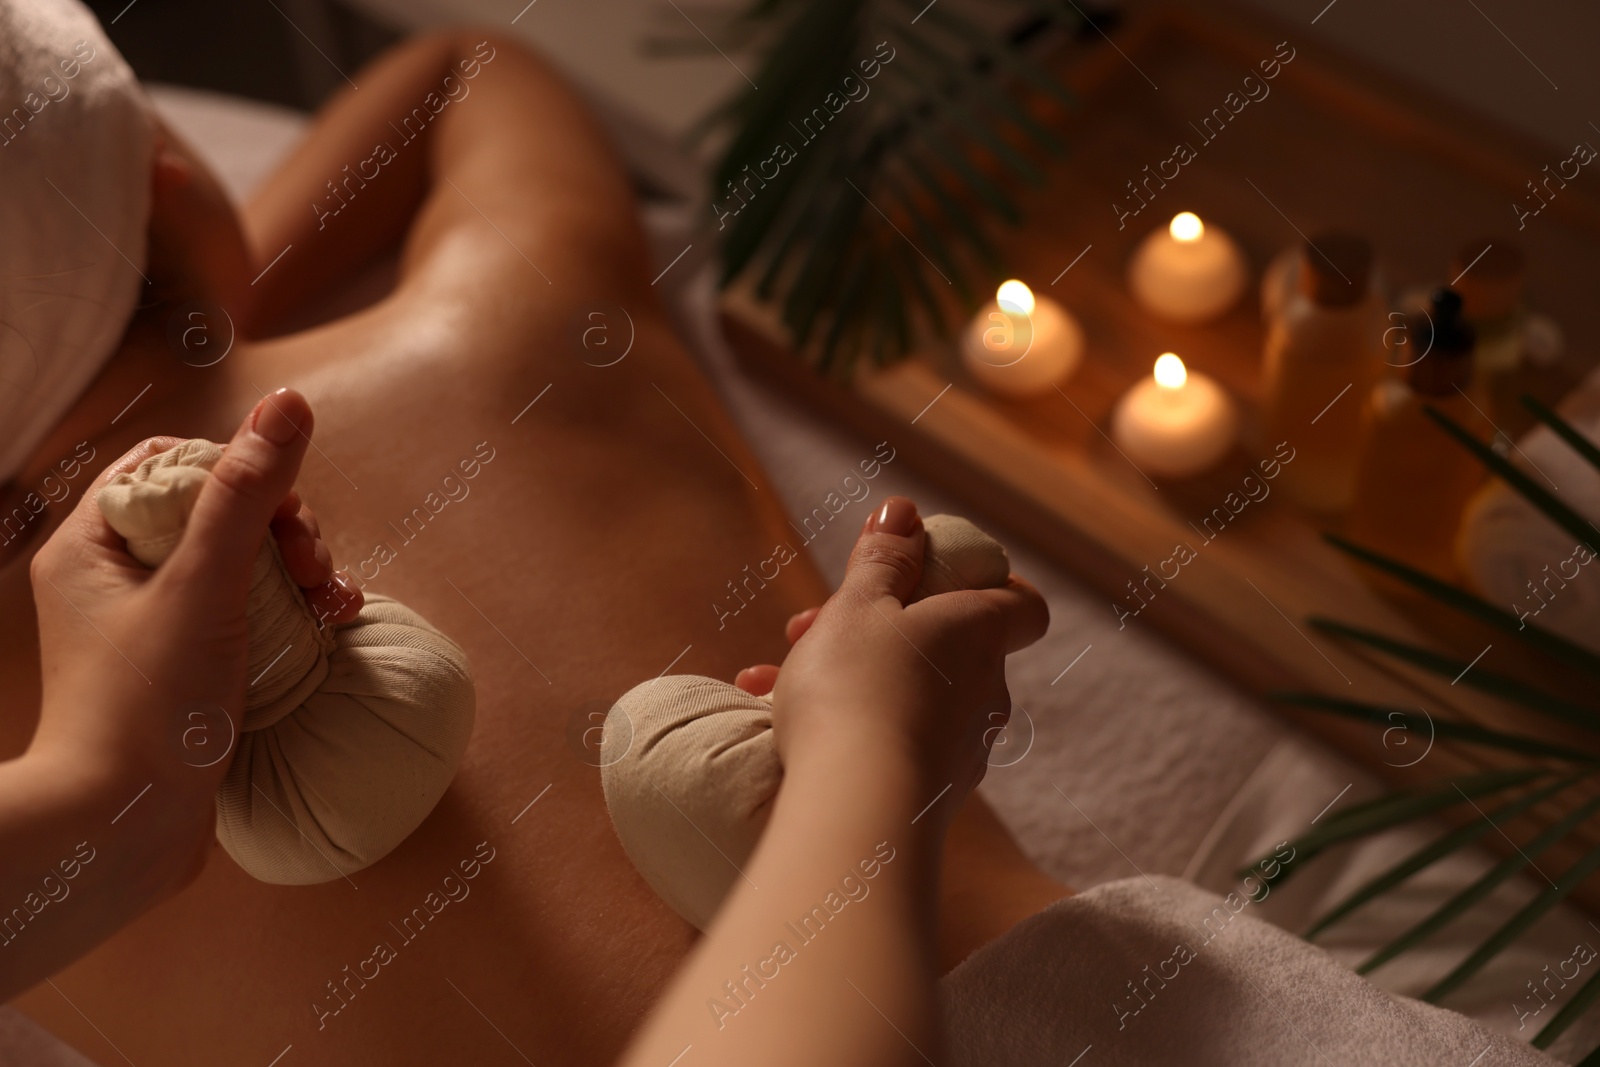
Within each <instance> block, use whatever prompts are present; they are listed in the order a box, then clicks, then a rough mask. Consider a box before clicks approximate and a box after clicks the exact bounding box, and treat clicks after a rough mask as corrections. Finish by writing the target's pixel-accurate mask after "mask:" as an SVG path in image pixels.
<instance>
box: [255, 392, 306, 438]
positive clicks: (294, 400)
mask: <svg viewBox="0 0 1600 1067" xmlns="http://www.w3.org/2000/svg"><path fill="white" fill-rule="evenodd" d="M310 417H311V410H310V408H308V407H307V406H306V402H305V398H304V397H302V396H301V395H300V394H299V393H296V392H292V391H291V390H288V389H279V390H278V391H277V392H276V393H272V394H270V395H268V396H264V397H262V398H261V403H259V404H257V405H256V413H255V421H254V422H253V423H252V424H251V425H252V427H253V428H254V429H255V431H256V433H258V434H260V435H261V436H262V437H265V438H266V439H267V440H268V441H271V442H272V443H273V444H275V445H286V444H288V443H289V442H290V441H293V440H294V439H295V437H296V436H297V435H298V434H300V433H301V432H302V430H303V428H304V426H305V424H306V423H307V422H309V421H310Z"/></svg>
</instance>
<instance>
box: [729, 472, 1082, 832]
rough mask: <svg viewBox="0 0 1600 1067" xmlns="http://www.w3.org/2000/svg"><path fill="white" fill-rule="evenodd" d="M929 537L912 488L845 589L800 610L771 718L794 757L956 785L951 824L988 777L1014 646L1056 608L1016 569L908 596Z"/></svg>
mask: <svg viewBox="0 0 1600 1067" xmlns="http://www.w3.org/2000/svg"><path fill="white" fill-rule="evenodd" d="M924 542H925V534H924V532H923V528H922V520H921V518H920V517H919V516H918V515H917V511H916V507H915V505H913V504H912V502H911V501H909V500H907V499H905V498H904V497H890V498H889V499H888V500H886V501H885V502H884V504H883V506H882V507H881V508H880V509H879V510H878V511H877V512H875V513H874V515H873V516H872V518H871V519H869V520H868V522H867V525H866V528H865V529H863V531H862V533H861V536H860V539H859V540H858V541H857V542H856V547H855V551H854V552H853V553H852V554H851V556H850V563H849V566H848V569H847V570H846V572H845V578H844V582H843V583H842V584H841V585H840V587H839V590H838V592H836V593H834V595H833V596H832V597H830V598H829V599H828V602H827V603H826V604H824V605H823V606H822V608H821V610H820V611H818V612H816V613H814V614H813V613H809V612H807V613H802V614H801V615H799V616H796V617H795V619H793V620H791V621H790V626H789V636H790V638H791V639H793V640H795V641H796V643H795V646H794V649H793V651H791V652H790V653H789V656H788V658H787V659H785V660H784V663H783V667H782V669H781V670H779V671H777V672H776V686H775V688H774V689H773V698H774V705H773V725H774V729H775V730H776V732H777V741H778V746H779V750H780V752H781V753H782V755H783V761H784V766H785V767H789V766H791V764H792V762H793V761H794V760H797V759H808V758H811V757H812V756H813V755H814V754H823V755H824V756H826V755H827V754H829V753H835V754H836V753H838V752H839V751H840V749H841V748H844V749H850V750H854V751H855V752H858V753H860V752H865V753H869V754H871V755H872V756H873V757H874V758H877V759H882V760H885V761H895V762H898V763H902V764H905V765H908V766H909V767H910V768H912V771H913V774H914V776H915V778H916V779H917V780H918V783H919V787H920V788H922V789H924V790H925V791H926V793H927V795H928V796H929V797H932V796H934V795H935V794H936V793H941V791H942V790H944V789H945V788H946V787H947V786H948V787H950V794H951V795H950V796H948V797H944V799H945V800H951V799H953V800H954V801H955V802H956V803H944V804H941V805H940V806H939V809H938V816H939V821H940V822H942V821H943V820H944V819H945V818H948V817H949V815H950V814H953V812H954V811H955V809H956V808H957V807H958V806H959V801H960V800H961V799H963V798H964V797H965V796H966V794H967V793H968V792H969V791H970V790H971V789H972V787H973V786H975V785H977V783H978V782H979V780H981V779H982V777H983V772H984V770H985V767H986V763H985V756H986V754H987V751H988V745H989V744H990V743H991V742H992V741H993V738H994V736H995V733H996V730H995V725H996V723H1004V721H1005V719H1006V718H1007V717H1008V716H1009V713H1010V710H1011V699H1010V694H1009V692H1008V691H1007V689H1006V680H1005V658H1006V655H1007V654H1008V653H1011V652H1015V651H1017V650H1018V649H1021V648H1024V647H1026V646H1027V645H1030V644H1032V643H1033V642H1034V641H1037V640H1038V639H1039V638H1040V637H1041V636H1043V635H1044V632H1045V629H1046V627H1047V626H1048V625H1049V621H1050V615H1049V609H1048V608H1047V607H1046V606H1045V603H1044V599H1043V598H1042V597H1041V596H1040V595H1039V593H1038V592H1037V591H1036V590H1035V589H1034V588H1033V587H1032V586H1030V585H1028V584H1027V583H1026V582H1024V581H1022V580H1021V579H1020V578H1017V577H1016V576H1015V575H1013V576H1011V578H1010V580H1009V582H1008V583H1007V584H1006V585H1005V586H1004V587H1002V588H999V589H964V590H957V591H955V592H950V593H941V594H939V595H937V596H932V597H928V598H927V599H925V600H922V601H919V602H918V603H915V604H911V605H909V606H908V605H907V604H906V600H907V598H908V597H910V595H911V593H912V591H913V590H915V589H916V586H917V583H918V581H919V580H920V578H921V576H922V555H923V547H924ZM769 670H770V668H752V669H751V670H749V671H746V672H744V673H743V674H742V675H741V678H740V681H741V682H742V683H744V684H745V685H746V686H747V687H748V688H759V687H760V685H759V683H762V682H765V681H766V680H767V679H766V678H765V677H762V678H759V679H757V678H755V677H754V675H755V674H758V673H759V674H766V672H767V671H769ZM941 795H942V794H941ZM930 821H931V820H930Z"/></svg>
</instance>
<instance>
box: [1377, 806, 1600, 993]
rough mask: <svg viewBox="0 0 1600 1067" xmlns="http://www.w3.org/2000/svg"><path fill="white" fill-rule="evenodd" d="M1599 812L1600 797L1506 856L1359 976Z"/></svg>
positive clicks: (1485, 893)
mask: <svg viewBox="0 0 1600 1067" xmlns="http://www.w3.org/2000/svg"><path fill="white" fill-rule="evenodd" d="M1597 811H1600V797H1595V798H1594V799H1593V800H1591V801H1589V802H1588V803H1587V804H1584V805H1583V806H1581V807H1579V808H1578V809H1577V810H1576V811H1574V812H1572V813H1571V814H1570V815H1568V816H1567V817H1566V818H1564V819H1562V820H1561V821H1560V822H1558V823H1556V824H1555V825H1553V826H1551V827H1550V828H1549V829H1548V830H1546V831H1544V833H1542V834H1540V835H1539V836H1538V837H1536V838H1534V839H1533V840H1532V841H1530V842H1528V843H1527V844H1526V845H1522V846H1520V847H1519V848H1518V849H1517V850H1516V853H1515V854H1514V855H1511V856H1507V857H1506V858H1505V859H1503V860H1501V861H1500V862H1499V863H1497V864H1495V865H1494V866H1493V867H1491V868H1490V869H1489V870H1488V872H1487V873H1485V874H1484V875H1483V876H1482V877H1480V878H1479V879H1478V880H1477V881H1475V882H1473V883H1472V884H1471V885H1469V886H1467V887H1466V888H1465V889H1463V890H1461V892H1459V893H1457V894H1456V895H1455V896H1453V897H1451V898H1450V899H1449V900H1447V901H1445V902H1444V904H1442V905H1441V906H1440V907H1439V908H1437V909H1436V910H1435V911H1434V912H1433V913H1432V914H1431V915H1429V916H1428V917H1427V918H1425V919H1423V920H1422V921H1421V922H1419V923H1417V924H1416V925H1415V926H1413V927H1411V929H1409V930H1407V931H1406V932H1405V933H1403V934H1401V935H1400V936H1399V937H1397V938H1395V939H1394V940H1393V941H1390V942H1389V943H1388V944H1387V945H1385V946H1383V947H1382V948H1380V949H1379V950H1378V951H1377V952H1374V953H1373V954H1372V955H1371V956H1370V957H1368V958H1367V960H1366V961H1365V962H1363V963H1362V964H1361V966H1359V967H1357V968H1356V973H1357V974H1371V973H1372V972H1373V971H1375V970H1377V969H1378V968H1379V967H1382V966H1383V965H1384V964H1385V963H1388V962H1389V961H1390V960H1392V959H1394V958H1395V957H1396V956H1398V955H1400V954H1401V953H1403V952H1406V951H1408V950H1409V949H1411V948H1414V947H1415V946H1417V945H1419V944H1421V943H1422V942H1423V941H1425V940H1427V938H1429V937H1431V936H1432V935H1433V934H1434V933H1436V932H1438V931H1439V930H1442V929H1443V928H1444V927H1446V926H1448V925H1449V924H1450V923H1451V922H1452V921H1454V920H1455V919H1456V918H1457V917H1459V916H1460V915H1461V914H1462V913H1464V912H1465V911H1467V909H1469V908H1471V907H1472V906H1473V905H1474V904H1477V903H1478V902H1479V901H1481V900H1483V899H1484V898H1485V897H1487V896H1488V895H1489V894H1490V893H1492V892H1494V891H1495V890H1496V889H1497V888H1499V887H1500V885H1501V884H1502V883H1503V882H1505V881H1506V879H1508V878H1510V877H1511V876H1513V875H1515V874H1520V873H1521V872H1522V871H1524V870H1526V869H1527V868H1528V867H1530V866H1532V864H1533V861H1534V860H1535V859H1537V858H1538V857H1539V856H1540V855H1541V854H1542V853H1543V852H1544V851H1545V850H1546V849H1548V848H1550V847H1551V846H1552V845H1554V844H1555V843H1556V842H1558V841H1560V840H1561V839H1562V838H1564V837H1566V836H1567V835H1568V834H1570V833H1571V832H1572V831H1573V830H1575V829H1577V827H1578V826H1579V825H1581V824H1582V823H1583V822H1584V821H1585V820H1587V819H1588V818H1589V817H1590V816H1592V815H1593V814H1594V813H1595V812H1597Z"/></svg>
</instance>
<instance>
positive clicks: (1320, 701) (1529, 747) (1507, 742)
mask: <svg viewBox="0 0 1600 1067" xmlns="http://www.w3.org/2000/svg"><path fill="white" fill-rule="evenodd" d="M1273 699H1275V700H1279V701H1281V702H1283V703H1285V704H1294V705H1295V706H1297V707H1302V708H1310V709H1311V710H1313V711H1322V712H1326V713H1328V714H1330V715H1341V716H1344V717H1345V718H1348V719H1358V720H1361V721H1364V722H1370V723H1372V724H1373V725H1375V726H1382V727H1384V728H1385V729H1405V730H1407V731H1411V730H1416V731H1418V736H1420V735H1421V731H1422V730H1423V729H1424V728H1426V729H1427V730H1428V731H1429V732H1430V733H1431V735H1435V736H1438V737H1448V738H1450V739H1451V740H1453V741H1460V742H1461V743H1463V744H1467V745H1482V746H1485V747H1488V748H1498V749H1500V750H1502V751H1505V752H1520V753H1522V754H1523V755H1526V756H1548V757H1550V758H1552V759H1560V760H1571V761H1574V762H1578V763H1594V764H1600V752H1589V751H1587V750H1584V749H1578V748H1573V747H1571V746H1570V745H1562V744H1557V743H1556V742H1554V741H1544V740H1541V739H1540V738H1537V737H1527V736H1525V735H1523V734H1508V733H1505V732H1504V731H1501V730H1491V729H1489V728H1487V727H1484V726H1478V725H1477V724H1475V723H1468V722H1453V721H1451V720H1449V719H1435V718H1433V717H1432V716H1431V715H1428V714H1427V713H1426V712H1424V713H1423V714H1421V715H1419V714H1417V713H1416V712H1414V711H1412V710H1411V709H1410V708H1396V707H1392V706H1390V705H1385V704H1369V703H1366V702H1364V701H1360V700H1345V699H1342V698H1340V697H1330V696H1324V695H1323V694H1321V693H1278V694H1275V695H1274V697H1273Z"/></svg>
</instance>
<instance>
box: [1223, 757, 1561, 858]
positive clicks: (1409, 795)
mask: <svg viewBox="0 0 1600 1067" xmlns="http://www.w3.org/2000/svg"><path fill="white" fill-rule="evenodd" d="M1547 773H1548V772H1546V771H1544V770H1542V769H1540V768H1522V767H1519V768H1514V769H1511V770H1503V771H1484V772H1483V773H1481V774H1475V775H1468V776H1466V777H1463V778H1461V779H1459V780H1457V781H1455V782H1451V783H1447V784H1446V785H1444V786H1428V787H1423V788H1420V789H1410V790H1402V791H1400V792H1396V793H1388V794H1385V795H1384V796H1381V797H1378V798H1377V799H1376V800H1371V801H1368V802H1366V803H1364V804H1358V805H1355V806H1354V807H1351V808H1347V809H1346V810H1344V811H1342V812H1339V813H1338V814H1336V815H1335V816H1334V817H1333V818H1331V819H1329V820H1328V821H1327V822H1325V823H1323V824H1322V825H1321V826H1319V827H1317V828H1316V829H1313V830H1310V831H1307V832H1306V833H1304V834H1302V835H1301V836H1300V837H1297V838H1295V839H1294V841H1293V842H1291V844H1292V845H1293V846H1294V859H1293V860H1291V861H1289V862H1288V863H1282V864H1279V869H1278V874H1277V876H1276V877H1274V878H1268V879H1265V880H1266V881H1267V883H1268V884H1269V885H1274V886H1276V885H1279V884H1281V883H1282V882H1283V881H1284V880H1286V879H1287V878H1288V877H1289V875H1291V874H1293V873H1294V872H1295V871H1298V870H1300V868H1302V867H1303V866H1305V864H1306V863H1307V861H1309V860H1310V859H1311V858H1312V857H1314V856H1316V855H1317V854H1318V853H1320V852H1322V851H1323V850H1324V849H1327V848H1329V847H1330V846H1333V845H1336V844H1339V843H1340V842H1342V841H1348V840H1350V839H1352V838H1356V837H1367V836H1369V835H1371V834H1374V833H1377V832H1379V831H1381V830H1388V829H1391V828H1393V827H1396V826H1400V825H1403V824H1405V823H1408V822H1413V821H1415V820H1417V819H1421V818H1425V817H1427V816H1429V815H1435V814H1438V813H1439V812H1441V811H1444V810H1446V809H1448V808H1452V807H1455V806H1456V805H1458V804H1466V803H1469V802H1471V801H1473V800H1476V799H1477V798H1478V797H1483V796H1489V795H1491V794H1494V793H1498V792H1501V791H1503V790H1506V789H1511V788H1513V787H1515V786H1519V785H1523V784H1525V783H1527V782H1531V781H1533V780H1534V779H1536V778H1542V777H1544V775H1545V774H1547ZM1270 858H1271V857H1263V858H1262V860H1260V861H1258V862H1257V863H1255V864H1252V865H1251V866H1249V867H1241V868H1240V869H1239V872H1238V873H1239V875H1240V876H1241V877H1243V876H1244V875H1245V874H1248V873H1250V872H1251V871H1252V870H1253V869H1254V868H1256V867H1259V866H1260V865H1261V864H1262V863H1265V862H1266V860H1267V859H1270Z"/></svg>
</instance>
